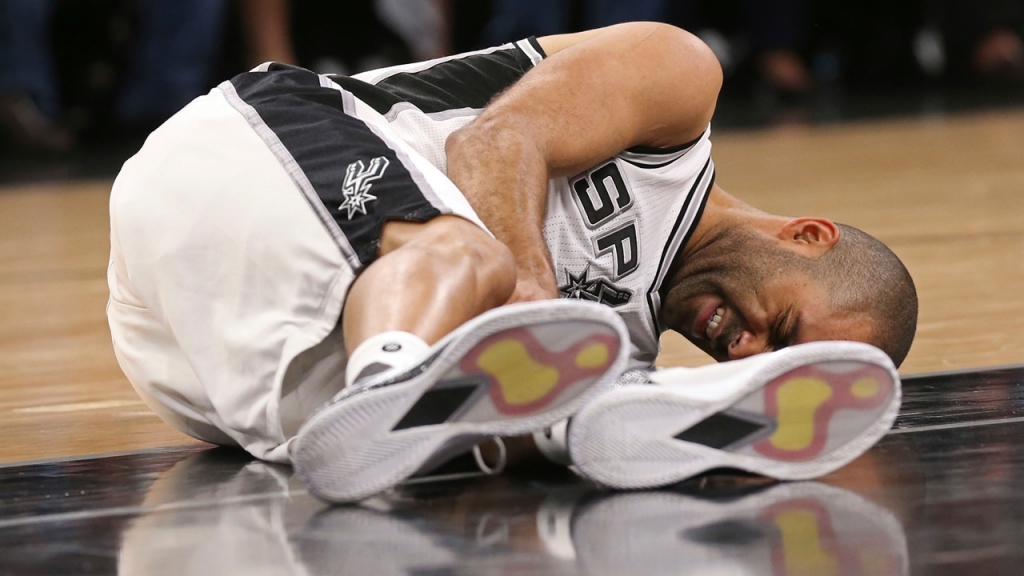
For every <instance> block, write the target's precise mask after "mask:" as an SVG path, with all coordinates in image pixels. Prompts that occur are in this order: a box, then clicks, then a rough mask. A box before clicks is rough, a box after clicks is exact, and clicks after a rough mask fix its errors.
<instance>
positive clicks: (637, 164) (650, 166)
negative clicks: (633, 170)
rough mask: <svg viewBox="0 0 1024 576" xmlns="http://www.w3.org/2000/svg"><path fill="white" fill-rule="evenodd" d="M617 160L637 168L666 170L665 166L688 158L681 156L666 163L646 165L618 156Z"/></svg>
mask: <svg viewBox="0 0 1024 576" xmlns="http://www.w3.org/2000/svg"><path fill="white" fill-rule="evenodd" d="M617 158H619V159H620V160H622V161H623V162H629V163H630V164H632V165H633V166H636V167H637V168H664V167H665V166H668V165H669V164H671V163H673V162H678V161H679V159H680V158H686V154H681V155H679V156H678V157H676V158H673V159H671V160H668V161H666V162H662V163H661V164H644V163H643V162H637V161H636V160H630V159H629V158H623V157H622V156H617Z"/></svg>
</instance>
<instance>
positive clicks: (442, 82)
mask: <svg viewBox="0 0 1024 576" xmlns="http://www.w3.org/2000/svg"><path fill="white" fill-rule="evenodd" d="M543 58H544V54H543V51H542V49H541V48H540V46H539V45H538V44H537V42H536V40H534V39H532V38H531V39H527V40H521V41H518V42H515V43H512V44H506V45H504V46H498V47H495V48H490V49H487V50H480V51H477V52H470V53H465V54H458V55H455V56H450V57H446V58H440V59H437V60H431V61H427V62H420V63H416V64H409V65H403V66H395V67H391V68H385V69H381V70H373V71H369V72H364V73H362V74H357V75H355V76H354V77H351V78H350V77H343V76H330V77H329V78H330V79H331V80H332V81H334V82H335V83H337V84H339V85H341V86H342V87H343V88H344V89H345V90H347V91H350V92H352V93H353V94H354V95H355V96H356V98H357V99H358V100H359V101H360V102H361V103H362V104H365V105H366V106H367V109H366V111H365V116H367V117H366V118H364V119H365V120H366V121H367V122H373V121H377V122H381V123H386V125H387V127H388V129H389V130H390V131H393V133H394V134H397V135H398V137H399V138H401V139H402V140H403V141H405V142H407V143H408V144H409V145H410V146H411V147H412V148H413V149H414V150H416V151H417V152H418V153H420V154H421V155H422V156H423V157H424V158H426V159H427V160H428V161H429V162H431V163H432V164H434V165H435V166H437V167H438V168H439V169H441V170H442V171H443V172H447V162H446V158H445V153H444V143H445V140H446V139H447V138H448V135H449V134H451V133H452V132H453V131H455V130H457V129H458V128H461V127H462V126H465V125H466V124H468V123H469V122H470V121H472V120H473V119H474V118H476V116H477V115H478V114H479V113H480V111H481V110H482V109H483V108H484V107H485V106H486V105H487V103H488V102H490V101H491V100H492V99H493V98H494V97H495V96H497V95H498V94H500V93H501V92H502V91H503V90H504V89H506V88H507V87H508V86H511V85H512V84H513V83H515V81H516V80H518V79H519V78H520V77H521V76H522V75H523V74H524V73H526V72H527V71H528V70H529V69H530V68H532V67H533V66H534V65H536V64H538V63H539V62H540V61H541V60H543ZM370 109H372V110H370ZM360 116H361V117H362V116H364V114H360ZM371 116H372V117H371ZM595 121H600V119H595ZM710 133H711V129H710V126H709V127H708V129H706V130H705V131H704V134H703V135H701V137H700V138H698V139H697V140H695V141H694V142H691V143H689V144H687V145H684V146H679V147H675V148H672V149H654V148H645V147H637V148H632V149H630V150H626V151H623V152H621V153H619V154H617V155H615V156H614V157H612V158H609V159H608V160H606V161H604V162H600V163H598V164H597V165H595V166H594V167H592V168H590V169H589V170H586V171H584V172H582V173H580V174H578V175H575V176H572V177H569V178H556V179H553V180H551V181H550V183H549V185H548V208H547V215H546V217H545V222H544V238H545V240H546V241H547V245H548V249H549V250H550V252H551V257H552V260H553V262H554V267H555V275H556V277H557V279H558V283H559V290H560V291H561V295H562V296H563V297H565V298H580V299H586V300H591V301H595V302H600V303H603V304H606V305H608V306H611V307H613V308H614V309H615V310H616V311H617V312H619V314H620V315H621V316H622V318H623V319H624V320H625V322H626V325H627V326H628V328H629V332H630V337H631V340H632V345H633V353H632V359H633V362H632V365H633V366H632V367H638V366H647V365H650V364H652V363H653V362H654V359H655V357H656V356H657V354H658V350H659V336H660V334H661V332H662V331H663V328H662V326H661V325H660V323H659V316H660V310H661V297H660V294H659V290H660V289H661V287H662V284H663V283H664V282H665V280H666V276H667V274H668V271H669V267H670V265H671V263H672V261H673V259H674V258H675V257H676V255H677V254H678V253H679V251H680V250H681V249H682V247H683V246H684V245H685V244H686V241H687V239H688V238H689V236H690V234H691V233H692V231H693V229H694V227H695V226H696V225H697V222H698V220H699V219H700V215H701V213H702V211H703V208H704V205H705V202H706V200H707V196H708V193H709V191H710V190H711V186H712V184H713V182H714V174H715V170H714V164H713V163H712V161H711V141H710V139H709V137H710Z"/></svg>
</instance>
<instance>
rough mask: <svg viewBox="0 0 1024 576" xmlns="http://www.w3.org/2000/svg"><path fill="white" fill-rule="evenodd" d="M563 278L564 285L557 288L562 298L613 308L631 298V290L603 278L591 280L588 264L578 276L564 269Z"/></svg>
mask: <svg viewBox="0 0 1024 576" xmlns="http://www.w3.org/2000/svg"><path fill="white" fill-rule="evenodd" d="M565 277H566V283H565V284H563V285H562V286H559V287H558V291H559V292H561V294H562V298H574V299H576V300H588V301H590V302H597V303H599V304H606V305H608V306H611V307H612V308H615V307H616V306H622V305H623V304H625V303H627V302H629V299H630V298H632V297H633V292H632V291H631V290H627V289H625V288H619V287H618V286H616V285H614V284H612V283H611V282H609V281H608V280H605V279H604V278H594V279H591V278H590V265H589V264H588V265H587V267H586V268H584V269H583V272H581V273H580V274H579V275H576V274H573V273H572V272H570V271H569V269H568V268H566V269H565Z"/></svg>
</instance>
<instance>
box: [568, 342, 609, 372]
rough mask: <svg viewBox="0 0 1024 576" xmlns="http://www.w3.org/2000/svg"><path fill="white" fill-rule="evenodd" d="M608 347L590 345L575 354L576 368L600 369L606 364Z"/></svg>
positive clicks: (597, 344)
mask: <svg viewBox="0 0 1024 576" xmlns="http://www.w3.org/2000/svg"><path fill="white" fill-rule="evenodd" d="M608 356H609V353H608V347H607V346H605V345H604V344H601V343H596V344H591V345H590V346H587V347H586V348H584V349H583V350H580V351H579V353H578V354H576V367H577V368H601V367H602V366H604V365H606V364H608Z"/></svg>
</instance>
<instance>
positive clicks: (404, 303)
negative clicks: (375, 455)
mask: <svg viewBox="0 0 1024 576" xmlns="http://www.w3.org/2000/svg"><path fill="white" fill-rule="evenodd" d="M515 279H516V269H515V260H514V259H513V257H512V253H511V252H510V251H509V249H508V248H507V247H506V246H505V245H504V244H502V243H501V242H499V241H498V240H496V239H495V238H494V237H493V236H491V235H490V234H488V233H487V232H486V231H484V230H483V229H482V228H480V227H479V226H477V225H476V224H473V223H471V222H469V221H468V220H465V219H463V218H459V217H456V216H440V217H437V218H435V219H433V220H430V221H428V222H425V223H411V222H388V223H387V224H385V225H384V228H383V233H382V235H381V250H380V257H379V258H378V259H377V260H375V261H374V262H373V264H371V265H370V266H369V267H368V268H367V269H366V271H365V272H363V273H362V274H361V275H360V276H359V277H358V278H357V279H356V281H355V283H354V284H353V285H352V287H351V288H350V290H349V294H348V298H347V300H346V302H345V310H344V312H343V316H342V321H343V327H344V339H345V348H346V349H347V351H348V353H349V367H348V369H347V372H348V374H349V381H350V382H349V383H351V381H352V380H354V379H356V378H358V377H359V376H360V375H366V374H364V370H366V368H367V366H370V369H369V371H368V372H367V374H372V373H375V372H377V371H380V370H381V369H383V368H385V367H391V366H394V365H397V364H398V363H401V362H403V360H402V359H403V358H404V359H406V360H405V362H411V361H413V360H418V357H417V356H418V355H420V354H421V353H422V352H423V351H425V350H426V349H427V347H428V346H429V345H431V344H434V343H435V342H437V341H438V340H439V339H441V337H443V336H444V335H446V334H448V333H449V332H451V331H452V330H454V329H455V328H456V327H458V326H459V325H461V324H462V323H464V322H466V321H467V320H469V319H470V318H474V317H476V316H478V315H480V314H482V313H483V312H486V311H487V310H490V309H491V308H495V307H497V306H500V305H501V304H503V303H505V301H506V300H508V297H509V295H510V294H511V293H512V290H513V288H514V287H515ZM379 335H384V336H383V339H384V340H388V341H389V342H387V343H390V344H392V346H390V347H389V348H387V349H384V348H383V347H382V348H381V349H380V350H375V349H374V346H373V345H372V344H370V348H371V350H369V351H367V350H366V347H364V348H363V350H360V345H362V344H363V343H364V342H366V341H367V340H368V339H370V338H371V337H374V336H379ZM378 339H380V338H378ZM387 343H386V344H387ZM396 344H401V345H402V347H401V349H398V350H394V351H390V350H391V349H392V348H397V347H398V346H396Z"/></svg>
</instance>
